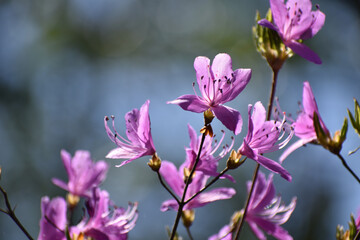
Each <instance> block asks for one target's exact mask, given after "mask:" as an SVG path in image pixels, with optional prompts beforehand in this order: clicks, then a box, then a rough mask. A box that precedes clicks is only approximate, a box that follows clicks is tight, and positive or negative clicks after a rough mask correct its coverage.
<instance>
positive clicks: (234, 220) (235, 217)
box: [231, 210, 244, 228]
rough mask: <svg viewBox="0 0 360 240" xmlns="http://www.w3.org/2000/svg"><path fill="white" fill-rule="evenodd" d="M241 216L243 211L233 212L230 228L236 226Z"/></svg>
mask: <svg viewBox="0 0 360 240" xmlns="http://www.w3.org/2000/svg"><path fill="white" fill-rule="evenodd" d="M243 215H244V210H240V211H236V212H234V214H233V215H232V216H231V226H232V227H233V228H235V227H236V226H237V224H238V222H239V221H240V220H241V218H242V217H243Z"/></svg>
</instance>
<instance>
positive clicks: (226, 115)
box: [211, 105, 243, 135]
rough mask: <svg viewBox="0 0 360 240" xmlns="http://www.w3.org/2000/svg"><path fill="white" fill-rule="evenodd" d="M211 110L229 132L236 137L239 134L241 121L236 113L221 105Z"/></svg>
mask: <svg viewBox="0 0 360 240" xmlns="http://www.w3.org/2000/svg"><path fill="white" fill-rule="evenodd" d="M211 109H212V110H213V112H214V115H215V117H217V118H218V119H219V120H220V121H221V122H222V124H224V125H225V127H227V128H228V129H229V130H230V131H233V132H234V134H235V135H238V134H239V133H240V132H241V128H242V123H243V121H242V118H241V115H240V113H239V112H238V111H236V110H235V109H233V108H230V107H227V106H223V105H219V106H216V107H213V108H211Z"/></svg>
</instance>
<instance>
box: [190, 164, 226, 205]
mask: <svg viewBox="0 0 360 240" xmlns="http://www.w3.org/2000/svg"><path fill="white" fill-rule="evenodd" d="M228 170H229V168H228V167H226V168H225V169H224V170H222V172H221V173H219V175H217V176H216V177H215V178H214V179H213V180H211V182H209V183H208V184H207V185H206V186H205V187H203V188H202V189H201V190H200V191H198V192H197V193H195V194H194V195H193V196H192V197H191V198H189V199H188V200H186V201H185V204H187V203H188V202H190V201H191V200H193V199H194V198H195V197H196V196H197V195H199V194H200V193H202V192H203V191H205V190H206V189H207V188H208V187H210V186H211V185H213V184H214V183H215V182H216V181H217V180H219V178H220V177H221V176H222V175H224V174H225V173H226V172H227V171H228Z"/></svg>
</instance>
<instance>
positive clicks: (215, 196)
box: [185, 188, 236, 209]
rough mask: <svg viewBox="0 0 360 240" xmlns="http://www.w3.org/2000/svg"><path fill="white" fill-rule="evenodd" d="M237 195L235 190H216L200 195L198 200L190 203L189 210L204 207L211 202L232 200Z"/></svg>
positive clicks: (195, 199)
mask: <svg viewBox="0 0 360 240" xmlns="http://www.w3.org/2000/svg"><path fill="white" fill-rule="evenodd" d="M235 194H236V191H235V189H233V188H216V189H213V190H210V191H207V192H203V193H200V194H199V195H198V196H197V197H196V198H194V199H193V200H191V201H190V202H189V203H188V205H189V206H187V205H186V206H187V208H188V209H192V208H197V207H202V206H205V205H207V204H209V203H211V202H215V201H218V200H224V199H229V198H232V196H234V195H235ZM186 206H185V207H186Z"/></svg>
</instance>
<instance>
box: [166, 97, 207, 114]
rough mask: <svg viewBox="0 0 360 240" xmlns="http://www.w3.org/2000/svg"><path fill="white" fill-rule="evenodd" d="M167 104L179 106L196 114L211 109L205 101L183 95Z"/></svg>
mask: <svg viewBox="0 0 360 240" xmlns="http://www.w3.org/2000/svg"><path fill="white" fill-rule="evenodd" d="M167 103H168V104H177V105H179V106H180V107H181V108H182V109H184V110H186V111H191V112H196V113H201V112H204V111H206V110H207V109H208V108H209V106H208V105H207V102H206V101H205V100H203V99H201V98H200V97H198V96H195V95H183V96H180V97H178V98H177V99H175V100H173V101H169V102H167Z"/></svg>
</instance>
